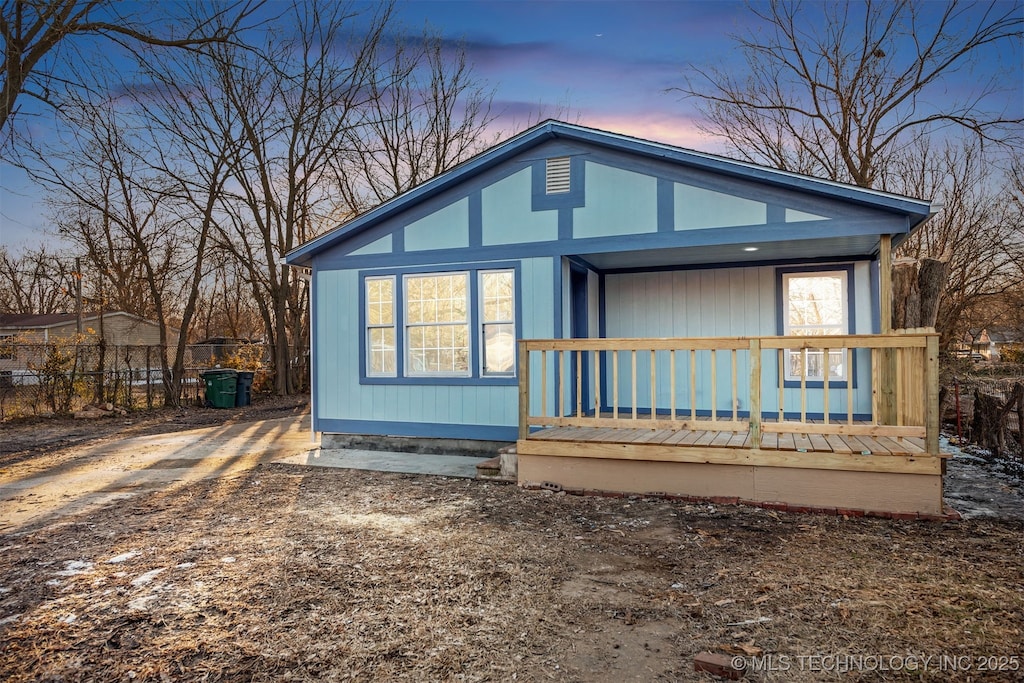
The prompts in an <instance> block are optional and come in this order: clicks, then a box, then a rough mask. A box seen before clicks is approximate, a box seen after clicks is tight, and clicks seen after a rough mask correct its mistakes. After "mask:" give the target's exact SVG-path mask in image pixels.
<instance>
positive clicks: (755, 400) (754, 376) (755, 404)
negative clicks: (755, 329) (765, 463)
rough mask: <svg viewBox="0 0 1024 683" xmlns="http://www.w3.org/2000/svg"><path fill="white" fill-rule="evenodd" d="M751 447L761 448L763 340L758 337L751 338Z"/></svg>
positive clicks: (780, 369)
mask: <svg viewBox="0 0 1024 683" xmlns="http://www.w3.org/2000/svg"><path fill="white" fill-rule="evenodd" d="M779 371H780V372H781V371H782V368H779ZM750 447H751V448H753V449H754V450H760V448H761V340H760V339H758V338H757V337H754V338H752V339H751V340H750Z"/></svg>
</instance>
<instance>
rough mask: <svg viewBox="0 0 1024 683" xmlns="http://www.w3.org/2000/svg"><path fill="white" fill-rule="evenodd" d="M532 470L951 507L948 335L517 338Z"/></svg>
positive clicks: (852, 505)
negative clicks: (942, 417) (943, 368)
mask: <svg viewBox="0 0 1024 683" xmlns="http://www.w3.org/2000/svg"><path fill="white" fill-rule="evenodd" d="M518 375H519V438H518V443H517V452H518V458H519V480H520V482H521V483H526V482H530V483H543V482H551V483H557V484H559V485H561V486H564V487H572V488H584V489H598V490H604V491H621V492H627V493H664V494H678V495H687V496H698V497H708V498H720V497H726V498H737V499H742V500H749V501H752V502H783V503H788V504H797V505H808V506H819V507H821V506H824V507H829V508H843V509H856V510H865V511H885V512H918V513H925V514H941V513H942V473H943V460H942V457H941V455H940V453H939V448H938V433H939V405H938V336H937V335H936V334H934V332H933V331H931V330H915V331H897V332H893V333H889V334H877V335H832V336H803V337H795V336H756V337H715V338H655V339H621V338H620V339H594V338H591V339H556V340H523V341H520V342H519V373H518Z"/></svg>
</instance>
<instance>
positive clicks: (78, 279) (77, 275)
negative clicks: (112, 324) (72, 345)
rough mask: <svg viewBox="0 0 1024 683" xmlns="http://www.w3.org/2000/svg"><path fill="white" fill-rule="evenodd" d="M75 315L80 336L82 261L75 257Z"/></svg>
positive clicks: (81, 326)
mask: <svg viewBox="0 0 1024 683" xmlns="http://www.w3.org/2000/svg"><path fill="white" fill-rule="evenodd" d="M75 313H76V315H77V318H78V319H77V324H78V330H77V331H78V334H82V331H83V327H84V325H83V323H82V259H81V258H79V257H77V256H76V257H75Z"/></svg>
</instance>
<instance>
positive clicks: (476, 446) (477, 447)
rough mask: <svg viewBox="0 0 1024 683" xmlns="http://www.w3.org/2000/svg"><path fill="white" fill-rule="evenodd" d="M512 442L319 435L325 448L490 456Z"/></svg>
mask: <svg viewBox="0 0 1024 683" xmlns="http://www.w3.org/2000/svg"><path fill="white" fill-rule="evenodd" d="M509 445H511V444H510V443H509V442H506V441H476V440H474V439H423V438H416V437H409V436H375V435H371V434H328V433H324V434H322V435H321V437H320V447H321V448H324V449H334V448H347V449H353V450H366V451H391V452H398V453H429V454H432V455H472V456H480V457H483V458H489V457H492V456H495V455H497V454H498V451H499V450H500V449H501V448H503V447H506V446H509Z"/></svg>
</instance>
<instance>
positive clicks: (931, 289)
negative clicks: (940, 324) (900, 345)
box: [917, 258, 949, 327]
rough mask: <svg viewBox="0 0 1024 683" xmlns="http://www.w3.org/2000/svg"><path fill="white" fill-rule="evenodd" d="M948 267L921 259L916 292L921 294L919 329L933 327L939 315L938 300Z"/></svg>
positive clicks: (941, 263)
mask: <svg viewBox="0 0 1024 683" xmlns="http://www.w3.org/2000/svg"><path fill="white" fill-rule="evenodd" d="M948 272H949V266H948V264H947V263H946V262H945V261H940V260H938V259H934V258H922V259H921V265H920V267H919V269H918V274H917V283H918V291H920V293H921V323H920V325H919V327H935V320H936V319H937V318H938V315H939V300H940V299H941V298H942V290H943V289H944V288H945V286H946V277H947V274H948Z"/></svg>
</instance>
